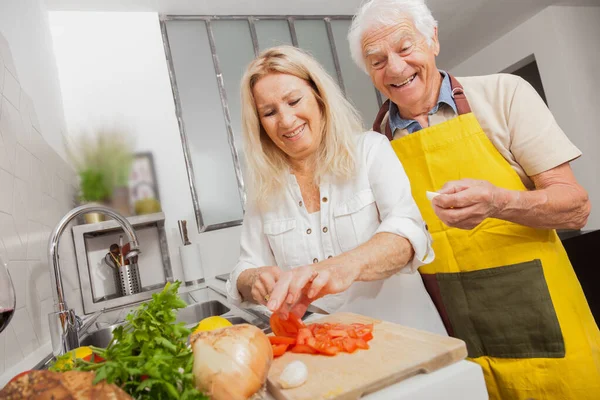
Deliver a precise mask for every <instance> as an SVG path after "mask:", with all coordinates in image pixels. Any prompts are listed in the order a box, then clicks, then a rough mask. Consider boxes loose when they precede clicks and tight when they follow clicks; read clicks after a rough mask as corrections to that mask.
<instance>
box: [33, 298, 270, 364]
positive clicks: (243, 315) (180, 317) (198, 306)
mask: <svg viewBox="0 0 600 400" xmlns="http://www.w3.org/2000/svg"><path fill="white" fill-rule="evenodd" d="M217 315H218V316H222V317H223V318H225V319H227V320H228V321H229V322H231V323H232V324H233V325H239V324H252V325H255V326H257V327H258V328H259V329H261V330H263V331H265V333H268V330H269V325H268V317H267V322H265V321H264V320H263V319H264V317H262V318H259V317H258V316H257V315H254V314H253V313H251V312H248V311H247V310H242V309H239V308H237V307H233V306H231V307H230V306H228V305H226V304H225V303H223V302H221V301H219V300H209V301H203V302H200V303H194V304H191V305H189V306H187V307H185V308H181V309H179V310H178V312H177V322H183V323H184V324H185V326H186V327H187V328H193V327H194V326H196V324H197V323H198V322H199V321H201V320H202V319H204V318H207V317H213V316H217ZM124 323H125V322H120V323H117V324H114V325H110V326H106V327H102V328H100V329H98V330H96V331H93V332H90V333H86V334H84V335H83V336H82V337H81V338H80V340H79V343H80V345H81V346H95V347H100V348H106V347H107V346H108V344H109V343H110V341H111V340H112V337H113V331H114V330H115V329H116V328H117V327H119V326H121V325H123V324H124ZM53 361H54V357H53V356H52V355H49V356H47V357H45V358H44V359H43V360H42V361H40V363H38V364H37V365H36V366H35V367H34V368H33V369H47V368H48V367H49V366H50V365H51V364H52V362H53Z"/></svg>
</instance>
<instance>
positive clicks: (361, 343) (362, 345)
mask: <svg viewBox="0 0 600 400" xmlns="http://www.w3.org/2000/svg"><path fill="white" fill-rule="evenodd" d="M356 347H358V348H359V349H363V350H367V349H369V344H368V343H367V342H365V341H364V340H362V339H356Z"/></svg>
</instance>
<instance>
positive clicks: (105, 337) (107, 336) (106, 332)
mask: <svg viewBox="0 0 600 400" xmlns="http://www.w3.org/2000/svg"><path fill="white" fill-rule="evenodd" d="M121 325H122V324H116V325H111V326H108V327H106V328H102V329H99V330H97V331H96V332H92V333H90V334H88V335H85V336H83V338H81V340H80V341H79V342H80V344H81V345H82V346H95V347H101V348H105V347H107V346H108V344H109V343H110V341H111V340H112V337H113V334H112V332H113V331H114V330H115V329H116V328H117V327H119V326H121Z"/></svg>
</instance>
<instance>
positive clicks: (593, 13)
mask: <svg viewBox="0 0 600 400" xmlns="http://www.w3.org/2000/svg"><path fill="white" fill-rule="evenodd" d="M599 38H600V7H563V6H552V7H548V8H546V9H545V10H544V11H542V12H540V13H539V14H537V15H535V16H534V17H533V18H531V19H530V20H528V21H527V22H525V23H524V24H522V25H520V26H519V27H517V28H516V29H514V30H513V31H511V32H510V33H508V34H506V35H504V36H503V37H501V38H499V39H498V40H496V41H494V42H493V43H491V44H490V45H489V46H487V47H486V48H484V49H483V50H481V51H479V52H478V53H476V54H474V55H473V56H471V57H470V58H468V59H467V60H465V61H464V62H462V63H461V64H459V65H456V66H454V67H452V68H449V70H450V72H452V73H453V74H454V75H456V76H467V75H484V74H491V73H496V72H499V71H502V70H504V69H505V68H507V67H509V66H511V65H513V64H515V63H517V62H519V61H521V60H522V59H524V58H525V57H527V56H529V55H531V54H534V55H535V58H536V60H537V64H538V68H539V71H540V76H541V79H542V84H543V86H544V91H545V93H546V98H547V100H548V106H549V108H550V110H551V111H552V113H553V114H554V116H555V118H556V120H557V121H558V123H559V125H560V126H561V128H562V129H563V130H564V131H565V133H566V134H567V135H568V136H569V138H570V139H571V140H572V141H573V143H575V145H576V146H578V147H579V148H580V149H581V151H582V152H583V156H582V157H580V158H579V159H578V160H576V161H574V162H573V163H572V164H571V165H572V167H573V170H574V171H575V175H576V177H577V179H578V180H579V182H580V183H581V184H582V185H583V186H584V187H585V188H586V189H587V190H588V192H589V195H590V199H591V201H592V206H593V210H592V214H591V215H590V219H589V220H588V225H587V227H586V229H598V228H600V179H598V177H597V175H598V171H599V170H600V113H599V112H598V110H597V108H598V104H600V80H599V79H598V71H599V70H600V39H599Z"/></svg>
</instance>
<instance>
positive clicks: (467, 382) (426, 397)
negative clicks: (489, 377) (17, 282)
mask: <svg viewBox="0 0 600 400" xmlns="http://www.w3.org/2000/svg"><path fill="white" fill-rule="evenodd" d="M208 288H210V289H212V290H208ZM224 289H225V283H224V282H222V281H219V280H216V279H212V280H209V281H208V282H207V284H200V285H197V286H190V287H182V288H181V289H180V293H189V294H190V296H189V297H188V301H189V300H191V301H193V302H201V301H206V300H212V299H218V300H220V301H222V302H225V303H226V300H225V297H224ZM130 308H132V307H126V308H124V309H122V310H113V311H110V312H107V313H106V315H103V316H102V317H101V318H99V319H98V322H97V327H98V328H101V327H102V326H103V325H110V324H112V323H115V322H117V321H119V320H122V319H123V318H124V316H125V315H126V313H127V312H128V311H129V309H130ZM50 352H51V344H50V343H46V344H44V345H43V346H41V347H40V348H39V349H37V350H36V351H35V352H33V353H32V354H30V355H29V356H28V357H26V358H25V359H24V360H23V361H22V362H20V363H18V364H16V365H14V366H13V367H12V368H9V369H7V370H6V371H5V372H4V374H3V375H1V376H0V387H3V386H4V385H5V384H6V383H7V382H8V381H9V380H10V379H11V378H12V377H13V376H15V375H16V374H18V373H19V372H22V371H25V370H28V369H31V368H33V367H34V366H35V365H37V364H38V363H39V362H40V361H41V360H42V359H44V357H46V356H47V355H48V354H49V353H50ZM487 398H488V395H487V391H486V388H485V383H484V380H483V373H482V371H481V368H480V367H479V366H478V365H477V364H475V363H472V362H470V361H466V360H463V361H460V362H457V363H455V364H452V365H450V366H448V367H445V368H442V369H440V370H438V371H434V372H432V373H429V374H421V375H417V376H414V377H412V378H409V379H406V380H404V381H402V382H399V383H396V384H394V385H390V386H388V387H386V388H385V389H382V390H379V391H377V392H374V393H371V394H369V395H367V396H365V397H363V399H366V400H385V399H395V400H396V399H397V400H403V399H406V400H409V399H410V400H420V399H423V400H436V399H440V400H441V399H444V400H454V399H456V400H483V399H487ZM267 399H268V400H271V399H273V397H272V396H270V395H269V394H267V396H266V399H265V400H267Z"/></svg>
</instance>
